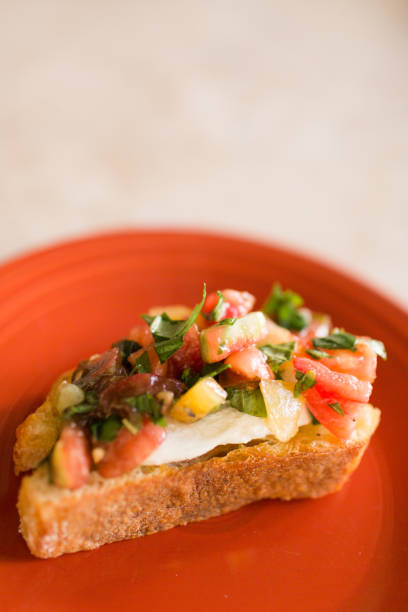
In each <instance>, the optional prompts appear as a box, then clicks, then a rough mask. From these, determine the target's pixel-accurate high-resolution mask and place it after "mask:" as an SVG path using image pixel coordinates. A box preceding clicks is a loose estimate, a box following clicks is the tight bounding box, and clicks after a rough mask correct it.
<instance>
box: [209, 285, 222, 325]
mask: <svg viewBox="0 0 408 612" xmlns="http://www.w3.org/2000/svg"><path fill="white" fill-rule="evenodd" d="M217 295H218V301H217V303H216V305H215V306H214V308H213V309H212V310H211V312H209V313H208V314H205V315H204V316H205V318H206V319H207V320H208V321H219V320H220V319H221V317H222V313H223V310H224V308H223V306H224V302H225V297H224V295H223V294H222V293H221V291H217Z"/></svg>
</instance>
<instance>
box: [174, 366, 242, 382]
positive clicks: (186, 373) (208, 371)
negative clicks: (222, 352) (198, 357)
mask: <svg viewBox="0 0 408 612" xmlns="http://www.w3.org/2000/svg"><path fill="white" fill-rule="evenodd" d="M230 367H231V366H230V365H229V364H226V363H218V364H217V363H206V364H205V366H204V367H203V369H202V370H201V372H192V371H191V369H190V368H186V369H185V370H183V372H182V373H181V377H180V378H181V380H182V382H183V383H184V384H185V385H186V387H192V386H193V385H195V384H196V382H198V381H199V380H200V378H204V376H212V377H213V378H214V377H215V376H218V374H220V373H221V372H223V371H224V370H228V368H230Z"/></svg>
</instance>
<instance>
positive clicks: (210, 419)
mask: <svg viewBox="0 0 408 612" xmlns="http://www.w3.org/2000/svg"><path fill="white" fill-rule="evenodd" d="M310 421H311V418H310V414H309V412H308V411H307V410H306V409H304V410H303V411H302V412H301V414H300V418H299V422H298V425H299V427H300V426H301V425H306V424H307V423H310ZM167 422H168V425H167V427H166V431H167V437H166V439H165V440H164V442H163V443H162V444H161V445H160V446H159V447H158V448H157V449H156V450H155V451H153V453H152V454H151V455H149V457H148V458H147V459H145V461H144V462H143V464H142V465H163V464H165V463H174V462H176V461H188V460H190V459H195V458H196V457H199V456H200V455H204V454H206V453H208V452H209V451H211V450H213V449H214V448H215V447H217V446H223V445H225V444H247V443H248V442H251V441H252V440H261V439H263V438H266V437H267V436H270V435H271V431H270V429H269V427H268V425H267V420H266V419H262V418H260V417H255V416H251V415H249V414H245V413H244V412H239V411H238V410H235V408H231V407H229V406H227V407H225V408H222V409H221V410H219V411H217V412H213V413H211V414H208V415H207V416H206V417H204V418H203V419H200V420H199V421H195V422H194V423H180V422H179V421H176V420H175V419H168V420H167Z"/></svg>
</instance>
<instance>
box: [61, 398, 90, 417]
mask: <svg viewBox="0 0 408 612" xmlns="http://www.w3.org/2000/svg"><path fill="white" fill-rule="evenodd" d="M94 408H95V404H94V403H92V404H89V403H88V402H82V404H77V405H76V406H71V407H70V408H66V409H65V410H64V412H63V416H64V418H66V419H69V418H70V417H72V416H74V414H86V413H87V412H91V411H92V410H93V409H94Z"/></svg>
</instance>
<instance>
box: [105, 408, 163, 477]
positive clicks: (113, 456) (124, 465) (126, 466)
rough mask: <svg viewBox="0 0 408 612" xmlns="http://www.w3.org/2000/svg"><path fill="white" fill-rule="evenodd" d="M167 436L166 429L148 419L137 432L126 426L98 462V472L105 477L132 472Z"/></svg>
mask: <svg viewBox="0 0 408 612" xmlns="http://www.w3.org/2000/svg"><path fill="white" fill-rule="evenodd" d="M165 438H166V429H165V428H164V427H161V426H160V425H154V423H152V422H151V421H150V420H146V421H145V424H144V425H143V427H142V429H141V430H140V431H139V432H138V433H137V434H135V435H134V434H131V433H130V431H128V430H127V429H125V428H124V427H123V428H122V429H121V430H120V431H119V433H118V435H117V436H116V438H115V439H114V441H113V442H111V443H110V444H109V446H108V447H107V449H106V452H105V455H104V457H103V459H102V460H101V462H100V463H98V472H99V474H100V475H101V476H103V477H104V478H115V477H116V476H121V475H122V474H126V472H130V471H131V470H133V469H134V468H135V467H137V466H138V465H140V464H141V463H142V462H143V461H144V460H145V459H146V458H147V457H148V456H149V455H151V453H152V452H153V451H154V449H155V448H157V447H158V446H159V445H160V444H161V443H162V442H164V440H165Z"/></svg>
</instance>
